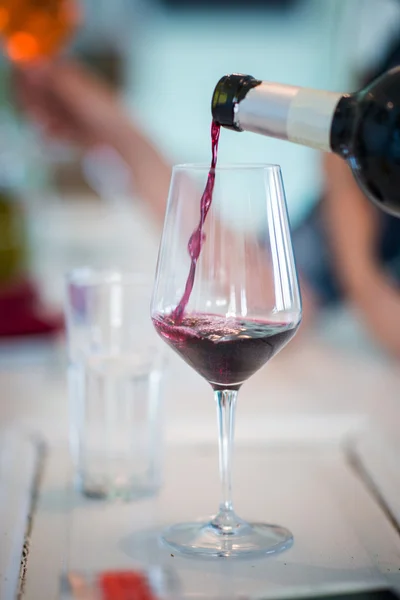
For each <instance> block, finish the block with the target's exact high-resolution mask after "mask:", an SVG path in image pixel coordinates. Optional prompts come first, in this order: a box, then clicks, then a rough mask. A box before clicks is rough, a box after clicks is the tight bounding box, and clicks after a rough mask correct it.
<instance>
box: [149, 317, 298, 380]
mask: <svg viewBox="0 0 400 600" xmlns="http://www.w3.org/2000/svg"><path fill="white" fill-rule="evenodd" d="M153 324H154V326H155V328H156V330H157V332H158V333H159V335H160V336H161V337H162V338H163V339H164V340H165V341H166V342H167V344H169V345H170V346H171V347H172V348H173V349H174V350H175V351H176V352H177V353H178V354H179V355H180V356H181V357H182V358H183V359H184V360H185V361H186V362H187V363H188V364H189V365H190V366H191V367H192V368H193V369H195V370H196V371H197V372H198V373H199V374H200V375H202V376H203V377H204V378H205V379H206V380H207V381H208V382H209V383H211V385H212V387H213V388H214V389H215V390H216V389H226V388H227V387H229V389H232V390H238V389H239V388H240V386H241V385H242V383H243V382H244V381H246V380H247V379H248V378H249V377H251V375H253V374H254V373H255V372H256V371H258V369H260V368H261V367H262V366H264V365H265V364H266V363H267V362H268V361H269V360H270V359H271V358H272V357H273V356H275V354H276V353H277V352H278V351H279V350H281V348H282V347H283V346H285V345H286V344H287V342H289V340H290V339H291V338H292V337H293V336H294V334H295V333H296V330H297V325H294V324H293V323H270V322H264V321H258V320H252V319H240V318H237V317H232V318H229V317H228V318H227V317H222V316H218V315H207V314H195V313H194V314H193V313H192V314H191V315H189V316H185V317H184V318H183V319H182V320H181V321H180V323H179V324H177V323H176V321H175V320H174V319H173V317H169V316H163V315H155V316H153Z"/></svg>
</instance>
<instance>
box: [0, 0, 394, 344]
mask: <svg viewBox="0 0 400 600" xmlns="http://www.w3.org/2000/svg"><path fill="white" fill-rule="evenodd" d="M31 4H32V5H34V4H35V3H34V2H33V3H31ZM42 4H43V3H42ZM50 4H53V5H54V1H53V0H51V1H50ZM75 4H78V5H79V8H80V11H81V19H80V26H79V27H78V28H77V31H76V32H74V34H73V35H72V36H71V37H70V38H68V43H67V44H66V45H65V46H64V48H63V50H62V53H63V54H64V55H66V56H70V57H73V58H75V59H77V60H79V61H80V62H81V63H83V64H85V65H87V66H88V67H89V68H90V69H91V70H92V71H93V72H95V73H97V74H98V75H100V76H101V77H102V78H103V79H104V80H105V81H106V82H107V84H108V85H110V86H111V87H112V89H113V90H115V91H116V92H117V93H118V95H119V96H120V97H121V99H122V100H123V102H124V104H125V106H126V107H127V110H128V112H129V114H130V115H131V117H132V120H133V121H135V122H136V123H137V124H139V126H140V128H141V129H142V131H143V132H144V133H145V134H146V135H148V136H149V139H150V140H151V141H152V142H153V143H154V144H155V146H156V147H157V148H159V149H160V150H161V151H162V152H163V153H164V156H166V157H167V160H168V161H170V162H171V163H176V162H192V161H201V162H208V161H209V157H210V149H209V145H210V142H209V127H210V99H211V94H212V91H213V89H214V86H215V84H216V82H217V80H218V79H219V77H221V76H222V75H223V74H225V73H229V72H243V73H249V74H252V75H254V76H256V77H257V78H261V79H265V80H272V81H274V80H275V81H280V82H284V83H291V84H296V85H300V86H309V87H317V88H325V89H329V90H335V91H352V90H355V89H357V87H358V85H359V82H360V77H361V75H362V74H365V72H366V71H371V70H373V69H374V66H376V65H377V64H378V63H379V61H380V59H381V57H382V55H383V54H384V53H385V51H386V50H387V48H388V46H389V44H390V42H391V40H392V39H393V38H394V37H395V36H396V35H397V34H398V31H399V24H400V3H399V2H397V1H396V0H346V2H344V1H342V0H247V1H246V2H241V1H239V0H236V1H232V0H231V1H228V0H212V1H211V0H113V2H109V0H80V2H76V3H75ZM7 5H9V6H11V5H13V6H14V9H13V10H15V11H16V12H17V13H18V11H19V12H21V11H23V10H28V8H27V7H28V5H29V2H28V1H26V2H25V1H21V2H19V3H14V4H13V3H11V4H10V3H9V2H8V3H7V2H4V1H3V2H0V27H2V28H3V30H4V23H3V21H4V18H5V17H4V14H5V10H6V8H7ZM17 5H18V10H17ZM43 6H45V4H43ZM2 19H3V21H2ZM4 31H5V30H4ZM4 31H3V33H4ZM7 44H8V45H7ZM4 48H5V49H6V50H7V54H8V55H7V54H6V53H5V52H3V53H2V56H1V62H0V78H1V82H0V132H1V135H0V189H1V190H2V195H1V196H0V233H1V235H0V279H1V281H0V283H1V284H2V289H3V291H4V290H6V291H7V282H10V281H11V282H12V281H14V280H15V277H16V274H17V275H18V273H19V272H23V273H28V279H29V280H30V281H31V280H34V282H35V284H34V288H35V289H32V287H30V289H29V290H28V292H27V291H26V290H25V292H24V293H25V295H26V293H28V295H29V293H30V294H31V296H36V295H38V294H39V296H40V303H42V300H43V305H46V306H51V307H52V308H51V310H52V311H56V312H57V310H58V309H59V308H60V305H61V301H62V289H63V288H62V280H63V274H64V272H65V271H66V270H68V269H69V268H71V267H74V266H77V265H82V264H91V265H94V266H109V265H116V264H118V265H120V266H124V267H130V268H134V269H138V270H146V271H150V272H152V271H153V270H154V265H155V260H156V254H157V244H158V239H159V237H158V236H159V226H158V224H156V223H155V222H154V220H153V219H152V216H151V215H150V214H149V212H148V210H147V209H146V205H145V203H143V202H141V201H140V198H139V197H138V195H137V194H136V193H135V189H134V186H133V188H132V186H131V182H130V177H129V174H128V173H127V170H126V168H125V167H124V164H123V163H122V162H121V161H120V160H119V159H118V157H117V156H116V154H115V153H113V152H112V151H111V150H109V149H107V148H101V149H97V150H96V149H94V150H91V151H84V150H82V149H79V148H76V147H73V146H72V145H69V144H67V143H65V142H64V141H57V140H56V139H52V140H48V139H44V138H43V136H42V134H41V131H40V128H39V127H38V126H37V124H36V125H35V124H33V123H32V121H30V120H29V119H28V118H27V116H26V114H25V113H24V111H22V110H21V109H20V106H19V104H18V102H17V101H16V95H15V89H14V85H13V83H14V80H13V69H14V67H13V65H12V64H11V61H10V57H11V58H13V59H14V63H15V62H17V63H18V59H19V56H18V52H17V54H15V52H16V50H15V48H14V47H11V45H10V42H9V40H8V42H7V38H6V40H5V46H4V45H3V50H4ZM13 52H14V55H13ZM220 160H221V161H244V162H246V161H247V162H251V161H254V162H273V163H279V164H281V166H282V170H283V176H284V182H285V186H286V192H287V200H288V205H289V212H290V217H291V223H292V226H293V227H296V226H297V224H298V223H300V222H301V220H302V219H303V218H304V216H305V215H306V214H307V213H308V212H309V210H310V208H311V207H312V206H313V205H314V204H315V202H316V200H317V198H318V195H319V193H320V190H321V168H320V161H321V157H320V154H319V153H317V152H315V151H313V150H309V149H306V148H302V147H300V146H296V145H294V144H288V143H285V142H279V141H276V140H271V139H267V138H263V137H260V136H254V135H249V134H241V135H240V137H239V136H237V134H235V133H231V132H228V131H224V134H223V136H222V137H221V145H220ZM10 207H11V208H10ZM17 278H18V277H17ZM11 287H12V286H11ZM28 287H29V286H28ZM13 293H14V292H13ZM24 293H20V292H19V296H18V294H16V295H14V296H12V295H11V297H12V298H13V303H12V306H14V307H15V306H16V300H15V298H16V297H17V296H18V297H19V298H20V299H21V297H23V296H24ZM4 295H5V296H6V300H5V302H7V301H8V300H9V297H10V295H9V297H8V300H7V293H5V294H3V296H4ZM21 302H22V300H21ZM9 305H10V302H9V304H8V305H7V304H5V305H4V306H9ZM7 310H9V309H7ZM15 310H17V309H15ZM40 310H41V313H40V316H36V317H35V319H39V321H40V320H41V319H42V320H43V314H42V313H43V311H44V309H43V310H42V309H40ZM46 310H47V309H46ZM49 310H50V309H49ZM3 314H5V313H3ZM7 314H9V313H7ZM46 319H47V323H45V324H44V325H43V323H42V325H41V324H40V323H39V324H37V323H36V325H32V324H31V329H29V327H27V328H26V327H25V326H23V325H21V332H22V333H24V327H25V330H26V332H27V333H29V332H31V333H32V332H33V333H35V332H36V333H47V332H53V331H58V330H59V327H60V321H59V316H57V314H53V315H52V316H51V317H50V316H49V317H46V318H45V321H46ZM3 320H4V319H3ZM5 320H6V321H8V320H9V319H8V317H7V318H6V319H5ZM0 325H1V327H0V330H1V329H3V330H4V331H5V332H6V333H7V326H8V325H7V323H0ZM16 331H17V333H18V331H19V328H18V326H17V327H16ZM0 333H1V331H0ZM11 333H13V332H12V331H11Z"/></svg>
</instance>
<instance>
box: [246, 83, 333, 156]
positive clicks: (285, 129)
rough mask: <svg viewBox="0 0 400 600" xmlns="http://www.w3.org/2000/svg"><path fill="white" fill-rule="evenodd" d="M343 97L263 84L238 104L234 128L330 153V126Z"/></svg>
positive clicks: (306, 89) (331, 93)
mask: <svg viewBox="0 0 400 600" xmlns="http://www.w3.org/2000/svg"><path fill="white" fill-rule="evenodd" d="M342 98H343V94H338V93H334V92H326V91H322V90H314V89H309V88H299V87H296V86H290V85H282V84H277V83H269V82H262V83H261V84H260V85H258V86H256V87H254V88H253V89H250V90H249V91H248V92H247V94H246V96H245V98H243V99H242V100H241V101H240V102H238V103H237V106H236V109H235V125H236V127H237V128H238V129H240V130H245V131H252V132H254V133H260V134H262V135H267V136H269V137H274V138H278V139H282V140H289V141H291V142H295V143H297V144H302V145H304V146H309V147H311V148H316V149H318V150H322V151H326V152H329V151H331V127H332V122H333V119H334V115H335V112H336V109H337V107H338V105H339V103H340V101H341V99H342Z"/></svg>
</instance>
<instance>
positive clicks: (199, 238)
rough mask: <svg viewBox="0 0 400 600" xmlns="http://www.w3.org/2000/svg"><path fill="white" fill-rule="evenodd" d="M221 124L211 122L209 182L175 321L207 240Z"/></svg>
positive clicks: (201, 205) (192, 282) (190, 242)
mask: <svg viewBox="0 0 400 600" xmlns="http://www.w3.org/2000/svg"><path fill="white" fill-rule="evenodd" d="M220 129H221V127H220V125H219V124H218V123H216V122H215V121H212V123H211V166H210V170H209V172H208V177H207V183H206V187H205V189H204V192H203V195H202V197H201V200H200V220H199V224H198V225H197V227H196V229H195V230H194V231H193V233H192V235H191V236H190V239H189V242H188V252H189V256H190V270H189V275H188V277H187V280H186V285H185V291H184V292H183V296H182V298H181V300H180V301H179V304H178V306H177V307H176V308H175V310H174V312H173V313H172V316H173V319H174V321H175V323H180V322H181V321H182V318H183V314H184V312H185V308H186V306H187V303H188V302H189V298H190V294H191V293H192V290H193V285H194V278H195V276H196V265H197V260H198V258H199V256H200V252H201V247H202V245H203V242H204V240H205V234H204V232H203V227H204V223H205V220H206V218H207V213H208V211H209V210H210V206H211V204H212V198H213V191H214V184H215V167H216V166H217V159H218V141H219V133H220Z"/></svg>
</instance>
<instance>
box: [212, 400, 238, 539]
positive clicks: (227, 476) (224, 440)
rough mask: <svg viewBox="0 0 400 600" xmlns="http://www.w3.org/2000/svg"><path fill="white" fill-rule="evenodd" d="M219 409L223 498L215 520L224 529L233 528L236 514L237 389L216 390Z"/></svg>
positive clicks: (220, 466)
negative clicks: (234, 482)
mask: <svg viewBox="0 0 400 600" xmlns="http://www.w3.org/2000/svg"><path fill="white" fill-rule="evenodd" d="M214 394H215V400H216V402H217V409H218V439H219V471H220V478H221V491H222V499H221V504H220V511H219V514H218V515H217V516H216V517H215V519H214V522H215V524H218V526H219V527H220V528H222V529H225V528H226V527H228V528H229V529H231V528H232V525H233V522H232V517H233V516H234V512H233V504H232V451H233V439H234V429H235V409H236V398H237V394H238V393H237V390H216V391H215V392H214Z"/></svg>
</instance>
